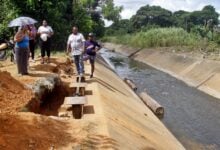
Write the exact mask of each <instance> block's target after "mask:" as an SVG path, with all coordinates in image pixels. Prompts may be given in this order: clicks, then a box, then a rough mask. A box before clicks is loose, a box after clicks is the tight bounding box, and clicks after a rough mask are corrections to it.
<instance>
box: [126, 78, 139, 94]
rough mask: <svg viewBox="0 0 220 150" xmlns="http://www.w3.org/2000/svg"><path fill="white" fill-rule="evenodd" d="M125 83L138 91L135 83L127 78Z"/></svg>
mask: <svg viewBox="0 0 220 150" xmlns="http://www.w3.org/2000/svg"><path fill="white" fill-rule="evenodd" d="M124 82H125V83H126V84H127V85H128V86H129V87H130V88H131V89H132V90H134V91H137V87H136V85H135V84H134V83H133V81H131V80H129V79H127V78H124Z"/></svg>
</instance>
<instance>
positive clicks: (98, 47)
mask: <svg viewBox="0 0 220 150" xmlns="http://www.w3.org/2000/svg"><path fill="white" fill-rule="evenodd" d="M95 43H96V46H95V51H96V52H98V51H99V50H100V49H101V48H102V46H101V45H100V44H99V43H98V42H95Z"/></svg>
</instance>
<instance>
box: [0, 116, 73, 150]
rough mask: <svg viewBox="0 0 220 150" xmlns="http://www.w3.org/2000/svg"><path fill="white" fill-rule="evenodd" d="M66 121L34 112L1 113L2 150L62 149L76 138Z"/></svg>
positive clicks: (0, 133)
mask: <svg viewBox="0 0 220 150" xmlns="http://www.w3.org/2000/svg"><path fill="white" fill-rule="evenodd" d="M69 128H70V127H69V125H68V124H67V123H66V122H64V121H59V120H54V119H51V118H48V117H43V116H38V115H32V114H27V113H24V114H20V115H17V114H10V115H7V116H6V115H2V114H0V149H1V150H15V149H20V150H25V149H28V150H49V149H54V150H55V149H61V147H65V146H66V145H68V144H69V143H75V142H76V139H74V138H72V137H71V134H70V133H68V131H67V130H68V129H69Z"/></svg>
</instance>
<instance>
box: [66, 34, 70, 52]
mask: <svg viewBox="0 0 220 150" xmlns="http://www.w3.org/2000/svg"><path fill="white" fill-rule="evenodd" d="M70 43H71V41H70V36H69V38H68V41H67V46H66V53H67V54H68V53H69V52H70V51H71V46H70Z"/></svg>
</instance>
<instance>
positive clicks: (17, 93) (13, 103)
mask: <svg viewBox="0 0 220 150" xmlns="http://www.w3.org/2000/svg"><path fill="white" fill-rule="evenodd" d="M32 95H33V94H32V92H31V90H29V89H27V88H26V87H25V86H24V85H23V84H22V83H20V82H19V81H17V80H16V79H14V78H13V77H12V76H11V75H10V73H8V72H5V71H4V72H1V71H0V113H14V112H17V111H19V110H20V109H21V108H22V107H23V106H25V105H26V104H27V103H28V102H29V101H30V100H31V98H32Z"/></svg>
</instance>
